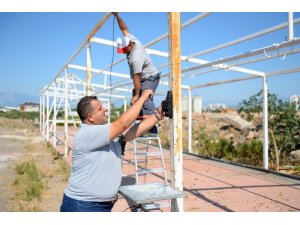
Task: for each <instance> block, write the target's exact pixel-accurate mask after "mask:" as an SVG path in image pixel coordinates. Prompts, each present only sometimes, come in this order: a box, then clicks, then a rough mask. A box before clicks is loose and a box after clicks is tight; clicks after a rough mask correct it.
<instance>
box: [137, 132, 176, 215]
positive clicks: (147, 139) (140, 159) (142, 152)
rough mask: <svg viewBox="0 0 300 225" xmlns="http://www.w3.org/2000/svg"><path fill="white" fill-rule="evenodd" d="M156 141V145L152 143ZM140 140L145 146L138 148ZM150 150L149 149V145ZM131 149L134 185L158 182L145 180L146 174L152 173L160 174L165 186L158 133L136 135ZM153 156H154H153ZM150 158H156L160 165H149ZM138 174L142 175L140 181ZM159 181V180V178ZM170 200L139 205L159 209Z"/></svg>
mask: <svg viewBox="0 0 300 225" xmlns="http://www.w3.org/2000/svg"><path fill="white" fill-rule="evenodd" d="M154 141H156V142H157V146H155V145H152V142H154ZM137 142H139V143H140V142H142V143H144V145H146V147H140V148H138V143H137ZM150 146H151V149H152V151H150V148H149V147H150ZM133 150H134V164H135V165H134V166H135V181H136V185H138V184H147V183H153V182H158V180H156V181H151V182H149V181H147V174H153V175H158V176H159V175H162V176H163V179H164V184H163V185H165V186H167V185H168V179H167V173H166V167H165V162H164V156H163V150H162V147H161V141H160V137H159V135H158V134H157V135H152V134H151V135H144V136H141V137H138V138H136V139H134V140H133ZM153 157H155V158H153ZM151 159H152V161H154V159H155V160H157V159H158V161H160V163H159V164H160V165H159V166H157V165H155V167H153V166H152V165H151ZM142 163H144V166H141V164H142ZM140 176H144V180H143V181H141V179H140ZM159 182H161V180H159ZM170 206H171V201H170V200H163V201H159V202H157V201H156V202H154V201H152V202H149V203H147V204H141V207H142V209H143V210H146V211H148V210H153V209H160V208H162V207H170Z"/></svg>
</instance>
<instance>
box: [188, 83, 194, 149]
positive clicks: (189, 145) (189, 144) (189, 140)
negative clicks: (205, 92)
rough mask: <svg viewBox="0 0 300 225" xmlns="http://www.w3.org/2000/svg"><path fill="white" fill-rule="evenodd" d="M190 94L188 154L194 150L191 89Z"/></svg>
mask: <svg viewBox="0 0 300 225" xmlns="http://www.w3.org/2000/svg"><path fill="white" fill-rule="evenodd" d="M188 92H189V112H188V113H189V114H188V152H189V153H193V149H192V126H193V125H192V114H193V109H192V91H191V88H189V89H188Z"/></svg>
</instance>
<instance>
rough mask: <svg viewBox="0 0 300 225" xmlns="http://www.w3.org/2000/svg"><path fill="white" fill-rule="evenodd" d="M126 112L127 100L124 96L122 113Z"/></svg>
mask: <svg viewBox="0 0 300 225" xmlns="http://www.w3.org/2000/svg"><path fill="white" fill-rule="evenodd" d="M126 110H127V100H126V96H124V112H125V111H126Z"/></svg>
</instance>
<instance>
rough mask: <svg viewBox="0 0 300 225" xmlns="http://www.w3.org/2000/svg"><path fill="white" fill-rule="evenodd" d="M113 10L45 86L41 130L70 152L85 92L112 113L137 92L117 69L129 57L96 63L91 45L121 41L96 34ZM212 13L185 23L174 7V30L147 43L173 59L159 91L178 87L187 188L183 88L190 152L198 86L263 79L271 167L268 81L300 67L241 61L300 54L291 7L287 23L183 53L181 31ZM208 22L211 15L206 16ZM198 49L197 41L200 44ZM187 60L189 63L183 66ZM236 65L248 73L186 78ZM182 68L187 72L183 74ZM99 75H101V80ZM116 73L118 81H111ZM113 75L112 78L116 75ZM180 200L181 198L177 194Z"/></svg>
mask: <svg viewBox="0 0 300 225" xmlns="http://www.w3.org/2000/svg"><path fill="white" fill-rule="evenodd" d="M111 15H112V14H111V13H106V14H105V15H104V16H103V18H102V19H101V20H100V21H99V22H98V23H97V24H96V26H95V27H94V28H93V29H92V31H91V32H90V33H89V34H88V35H87V37H86V38H85V39H84V41H83V42H82V43H81V45H80V47H79V48H78V49H77V50H76V51H75V53H74V54H73V55H72V56H71V57H70V59H69V60H68V61H67V62H66V63H65V65H64V66H63V67H62V68H61V70H60V71H59V72H58V73H57V74H56V76H55V78H54V79H53V81H51V82H50V83H49V84H48V85H46V86H45V87H43V88H42V89H41V90H40V112H41V113H40V131H41V133H42V135H43V136H44V137H45V139H46V140H47V141H50V139H51V138H52V141H53V145H54V146H56V144H57V143H58V141H61V142H63V144H64V149H65V157H67V155H68V151H69V148H70V143H69V125H73V126H74V127H76V126H77V124H78V123H80V121H78V120H76V119H74V116H73V114H72V106H74V105H76V104H77V102H78V101H79V99H80V98H82V97H83V96H85V95H96V96H98V98H99V99H100V100H101V101H103V102H105V103H107V109H108V113H109V114H110V105H111V104H112V103H113V102H115V101H117V100H118V101H120V100H121V101H123V105H124V110H126V105H127V101H128V99H130V98H131V93H132V81H131V80H130V76H129V75H128V74H124V73H118V72H114V71H112V69H113V67H114V66H116V65H118V64H121V63H122V62H124V61H125V59H126V58H125V57H124V58H121V59H120V60H117V61H115V62H112V63H111V64H109V65H107V66H103V68H93V67H92V54H91V46H94V45H100V46H102V47H103V48H108V47H109V48H112V46H116V42H114V41H111V40H107V39H103V38H99V37H95V35H96V33H97V32H98V31H99V30H100V29H101V27H102V26H103V25H104V24H105V22H107V21H108V20H109V19H110V17H111ZM211 15H212V13H200V14H199V15H197V16H196V17H194V18H192V19H190V20H188V21H186V22H184V23H181V22H180V13H168V21H169V25H168V26H169V31H168V32H167V33H165V34H163V35H161V36H159V37H158V38H156V39H154V40H153V41H151V42H149V43H147V44H145V47H146V48H147V51H148V53H149V54H150V55H153V56H157V57H163V58H165V59H166V60H167V61H166V63H165V64H163V65H161V66H159V69H160V70H163V69H165V68H168V71H166V72H165V73H163V74H162V75H161V81H160V85H159V89H158V91H157V93H156V95H157V96H165V95H166V93H167V91H168V90H173V96H174V97H173V106H174V112H173V114H174V119H170V123H171V129H170V133H171V134H170V136H171V137H173V139H172V140H171V151H170V154H171V162H172V163H171V165H172V169H171V184H172V187H175V188H178V190H182V189H183V185H182V183H183V180H182V121H181V118H182V115H181V96H182V93H181V91H185V92H187V95H188V99H189V110H188V152H189V153H192V152H193V149H192V104H191V100H192V96H193V90H196V89H200V88H204V87H208V86H214V85H220V84H226V83H233V82H239V81H244V80H251V79H261V82H262V89H263V99H264V100H263V137H264V138H263V168H264V169H266V170H267V169H268V168H269V165H268V161H269V159H268V143H269V137H268V105H267V104H268V99H267V93H268V82H267V78H269V77H271V76H278V75H285V74H290V73H296V72H300V66H299V65H298V67H293V68H290V67H289V68H285V69H280V70H275V71H261V70H253V69H248V68H244V67H241V66H245V65H249V64H255V63H257V62H264V61H268V60H272V59H274V58H281V59H284V58H285V57H286V56H287V55H292V54H299V51H300V48H299V47H298V46H299V44H300V38H299V37H294V25H296V24H299V23H300V18H293V13H287V21H286V22H284V23H281V24H276V25H274V26H272V27H269V28H266V29H263V30H260V31H256V32H254V33H252V34H249V35H246V36H243V37H241V38H238V39H235V40H232V41H229V42H226V43H223V44H220V45H217V46H215V47H212V48H209V49H206V50H202V51H200V52H197V53H194V54H191V55H188V56H183V55H181V45H180V39H181V37H180V33H181V32H183V30H184V29H185V28H187V27H189V26H191V25H192V24H194V23H196V22H198V21H200V20H204V19H205V18H207V17H209V16H211ZM204 22H205V21H204ZM282 29H287V31H288V32H287V34H286V36H287V37H288V38H287V39H286V40H285V41H282V42H279V43H275V44H273V43H269V45H267V46H265V47H261V48H259V49H254V50H253V49H248V50H247V52H244V53H238V54H235V55H233V56H230V57H226V58H221V57H219V58H218V59H215V60H211V61H208V60H203V59H199V58H198V57H200V56H205V55H207V54H209V53H212V52H216V51H218V50H221V49H226V48H229V47H230V46H234V45H237V44H239V43H242V42H246V41H249V40H252V39H255V38H258V37H261V36H264V35H268V34H270V33H272V32H275V31H278V30H282ZM165 38H168V49H169V51H168V52H164V51H160V50H157V49H150V48H149V47H151V46H152V45H154V44H156V43H158V42H160V41H162V40H164V39H165ZM84 49H86V57H85V59H86V62H85V66H84V62H83V63H82V64H81V65H78V64H74V63H73V62H74V61H75V59H76V57H77V56H78V54H79V53H80V52H81V51H83V50H84ZM195 49H197V45H195ZM183 63H185V64H187V65H189V66H188V67H184V68H183V66H182V64H183ZM224 70H225V71H234V72H238V73H241V74H243V75H244V76H242V77H239V78H232V79H225V80H224V79H223V80H222V79H221V77H220V79H219V80H218V81H214V82H208V83H207V82H206V83H203V82H200V81H198V80H197V81H196V80H195V82H193V85H187V84H184V81H185V80H188V79H195V78H196V77H198V76H200V75H204V74H209V73H216V72H218V71H224ZM81 73H85V78H84V77H80V75H78V74H81ZM181 74H182V76H181ZM96 78H99V80H100V81H97V82H95V79H96ZM109 79H113V80H114V82H113V83H112V82H109ZM110 81H111V80H110ZM57 124H64V132H63V136H64V138H63V140H62V139H58V133H57ZM174 201H175V200H174ZM174 201H173V202H172V203H173V204H172V211H183V199H180V200H176V202H174Z"/></svg>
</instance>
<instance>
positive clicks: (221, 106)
mask: <svg viewBox="0 0 300 225" xmlns="http://www.w3.org/2000/svg"><path fill="white" fill-rule="evenodd" d="M224 109H226V105H225V104H224V103H214V104H208V106H207V107H205V108H204V111H205V112H211V111H215V110H220V111H222V110H224Z"/></svg>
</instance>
